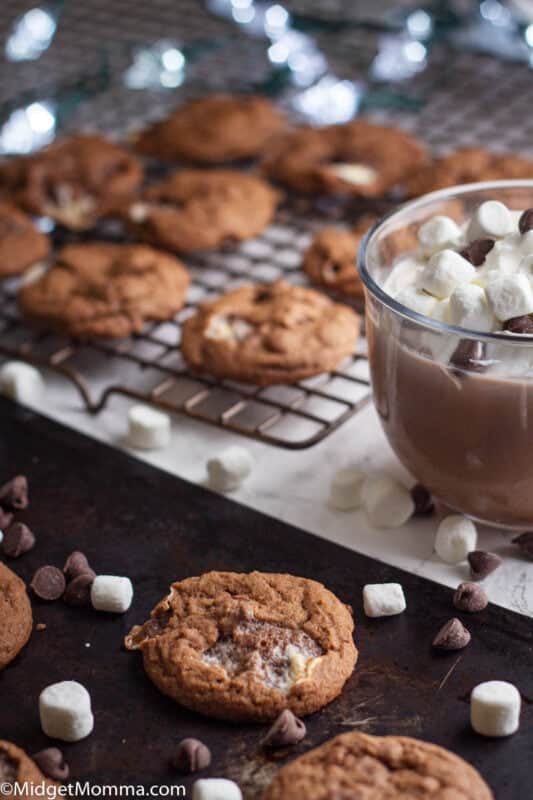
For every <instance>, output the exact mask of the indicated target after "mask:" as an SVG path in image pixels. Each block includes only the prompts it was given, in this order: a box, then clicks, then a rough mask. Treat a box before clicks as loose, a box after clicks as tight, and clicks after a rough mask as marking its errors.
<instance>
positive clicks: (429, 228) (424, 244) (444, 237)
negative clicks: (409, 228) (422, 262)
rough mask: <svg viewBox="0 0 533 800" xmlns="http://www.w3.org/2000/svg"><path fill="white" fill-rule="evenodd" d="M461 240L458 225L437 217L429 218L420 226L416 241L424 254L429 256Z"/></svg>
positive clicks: (450, 220) (445, 218) (448, 219)
mask: <svg viewBox="0 0 533 800" xmlns="http://www.w3.org/2000/svg"><path fill="white" fill-rule="evenodd" d="M460 238H461V229H460V227H459V225H458V224H457V223H456V222H454V221H453V219H451V218H450V217H445V216H441V215H438V216H436V217H431V219H428V220H427V222H424V224H423V225H421V226H420V230H419V231H418V241H419V242H420V247H421V248H422V250H423V251H424V252H425V253H428V254H429V255H431V254H432V253H436V252H437V250H443V249H444V248H445V247H448V246H449V245H451V246H453V245H454V244H455V243H457V242H459V240H460Z"/></svg>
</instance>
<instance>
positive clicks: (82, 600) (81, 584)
mask: <svg viewBox="0 0 533 800" xmlns="http://www.w3.org/2000/svg"><path fill="white" fill-rule="evenodd" d="M93 583H94V575H91V574H90V573H88V572H82V573H81V575H77V576H76V577H75V578H73V579H72V580H71V581H70V582H69V584H68V586H67V588H66V589H65V593H64V594H63V600H64V601H65V603H66V604H67V605H69V606H88V605H90V602H91V586H92V585H93Z"/></svg>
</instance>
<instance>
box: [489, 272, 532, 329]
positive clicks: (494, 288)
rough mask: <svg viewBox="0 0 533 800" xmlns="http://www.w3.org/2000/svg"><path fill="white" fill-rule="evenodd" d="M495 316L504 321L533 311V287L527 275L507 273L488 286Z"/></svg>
mask: <svg viewBox="0 0 533 800" xmlns="http://www.w3.org/2000/svg"><path fill="white" fill-rule="evenodd" d="M487 297H488V300H489V303H490V305H491V308H492V310H493V312H494V316H495V317H497V318H498V319H499V320H501V321H502V322H505V321H506V320H508V319H513V318H514V317H521V316H523V315H525V314H531V313H533V289H532V288H531V281H530V280H529V278H528V277H527V275H506V276H505V277H503V278H498V279H497V280H495V281H493V282H492V283H490V284H489V285H488V286H487Z"/></svg>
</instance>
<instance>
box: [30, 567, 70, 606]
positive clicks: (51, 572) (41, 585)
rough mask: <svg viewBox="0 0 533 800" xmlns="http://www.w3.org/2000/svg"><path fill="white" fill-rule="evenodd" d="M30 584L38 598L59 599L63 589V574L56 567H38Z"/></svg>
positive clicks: (64, 584) (64, 583) (64, 582)
mask: <svg viewBox="0 0 533 800" xmlns="http://www.w3.org/2000/svg"><path fill="white" fill-rule="evenodd" d="M30 586H31V588H32V590H33V593H34V594H35V596H36V597H38V598H39V599H40V600H49V601H51V600H59V598H60V597H61V596H62V595H63V592H64V591H65V586H66V581H65V576H64V575H63V573H62V572H61V570H60V569H58V568H57V567H51V566H45V567H39V569H38V570H37V572H36V573H35V574H34V576H33V578H32V580H31V584H30Z"/></svg>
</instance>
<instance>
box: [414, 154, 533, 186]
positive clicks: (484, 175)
mask: <svg viewBox="0 0 533 800" xmlns="http://www.w3.org/2000/svg"><path fill="white" fill-rule="evenodd" d="M515 178H533V159H529V158H525V157H522V156H515V155H510V154H502V153H491V152H490V150H483V149H481V148H474V147H472V148H464V149H462V150H456V151H455V152H453V153H450V155H447V156H444V157H443V158H436V159H435V160H434V161H432V162H430V163H429V164H426V165H424V166H422V167H421V168H420V169H418V170H416V171H415V172H413V174H412V175H410V177H409V179H408V180H407V182H406V190H407V193H408V194H409V196H410V197H417V196H418V195H422V194H427V192H433V191H435V190H437V189H446V188H448V187H449V186H457V185H459V184H461V183H476V182H477V181H496V180H513V179H515Z"/></svg>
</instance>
